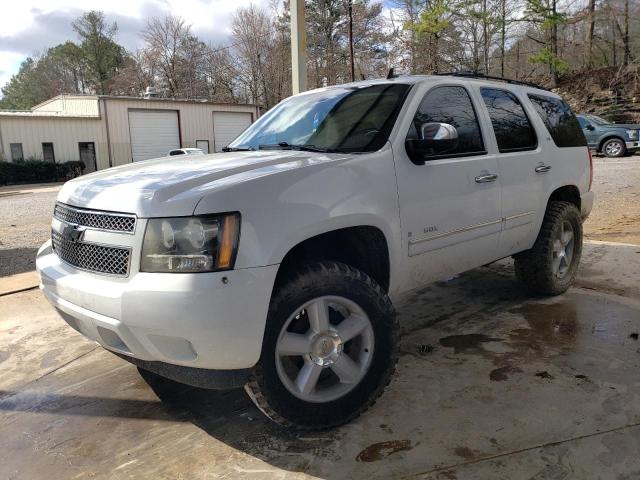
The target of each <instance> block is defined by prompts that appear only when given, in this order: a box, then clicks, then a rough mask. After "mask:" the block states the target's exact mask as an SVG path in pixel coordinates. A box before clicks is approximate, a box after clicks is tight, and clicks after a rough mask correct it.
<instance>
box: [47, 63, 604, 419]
mask: <svg viewBox="0 0 640 480" xmlns="http://www.w3.org/2000/svg"><path fill="white" fill-rule="evenodd" d="M227 150H228V152H226V153H217V154H213V155H208V156H204V157H203V156H197V157H195V156H194V157H191V156H185V158H184V159H183V160H181V161H180V162H175V161H173V160H171V159H166V158H164V159H157V160H149V161H145V162H138V163H136V164H131V165H125V166H120V167H116V168H112V169H109V170H106V171H100V172H96V173H93V174H91V175H86V176H84V177H80V178H78V179H75V180H72V181H70V182H67V183H66V184H65V185H64V187H63V188H62V189H61V191H60V193H59V195H58V199H57V200H58V201H57V204H56V207H55V212H54V218H53V221H52V240H51V241H49V242H47V243H46V244H45V245H43V246H42V248H41V249H40V250H39V252H38V258H37V268H38V271H39V272H40V276H41V282H42V283H41V287H42V289H43V291H44V293H45V295H46V296H47V298H48V299H49V300H50V302H51V303H52V304H53V305H54V306H55V307H56V309H57V310H58V311H59V312H60V314H61V315H62V317H63V318H64V319H65V320H66V321H67V322H68V323H69V325H71V326H72V327H73V328H75V329H76V330H78V331H80V332H81V333H83V334H84V335H86V336H87V337H89V338H91V339H93V340H95V341H97V342H98V343H100V344H101V345H103V346H104V347H105V348H107V349H109V350H111V351H113V352H114V353H116V354H118V355H120V356H121V357H122V358H124V359H126V360H128V361H130V362H132V363H134V364H135V365H137V366H138V367H139V368H141V369H143V370H146V371H150V372H154V373H155V374H159V375H162V376H165V377H168V378H171V379H174V380H177V381H180V382H184V383H188V384H191V385H196V386H200V387H207V388H233V387H242V386H244V387H245V389H246V391H247V392H248V394H249V396H250V397H251V399H252V400H253V401H254V402H255V404H256V405H257V406H258V408H259V409H260V410H262V411H263V412H264V413H265V414H266V415H267V416H269V417H270V418H271V419H273V420H274V421H276V422H278V423H280V424H281V425H284V426H287V427H292V428H295V429H322V428H328V427H333V426H336V425H340V424H343V423H345V422H348V421H349V420H351V419H353V418H355V417H356V416H358V415H359V414H360V413H361V412H363V411H364V410H366V409H367V408H368V407H369V406H370V405H371V404H373V402H374V401H375V400H376V398H377V397H378V396H379V395H380V394H381V393H382V391H383V389H384V388H385V387H386V385H387V384H388V383H389V381H390V380H391V377H392V374H393V372H394V370H395V365H396V361H397V359H398V348H399V327H398V321H397V318H396V314H395V311H394V307H393V303H392V300H391V299H393V298H395V297H396V296H397V295H398V294H400V293H402V292H405V291H407V290H410V289H413V288H416V287H419V286H422V285H424V284H426V283H429V282H433V281H435V280H439V279H442V278H446V277H449V276H451V275H454V274H457V273H460V272H463V271H465V270H469V269H472V268H476V267H479V266H481V265H485V264H487V263H490V262H493V261H495V260H498V259H501V258H504V257H509V256H514V258H515V271H516V275H517V277H518V278H519V279H520V280H521V281H522V282H523V283H524V285H525V286H526V287H527V288H528V289H529V290H530V291H531V292H534V293H536V294H543V295H557V294H560V293H563V292H564V291H566V290H567V289H568V288H569V286H570V285H571V284H572V282H573V280H574V278H575V275H576V271H577V269H578V264H579V261H580V255H581V251H582V220H583V219H584V218H585V217H586V216H587V215H588V214H589V212H590V210H591V207H592V204H593V193H592V192H591V191H590V188H591V180H592V169H591V158H590V155H589V151H588V149H587V146H586V141H585V138H584V135H583V134H582V131H581V129H580V126H579V124H578V121H577V120H576V118H575V116H574V115H573V114H572V113H571V110H570V109H569V107H568V106H567V104H566V103H565V102H564V101H563V100H562V99H561V98H560V97H559V96H558V95H556V94H554V93H551V92H549V91H546V90H542V89H539V88H534V87H531V86H527V85H523V84H515V83H506V82H500V81H488V80H486V79H476V78H470V77H467V76H460V75H457V76H456V75H452V76H412V77H399V78H390V79H383V80H375V81H363V82H357V83H352V84H346V85H340V86H335V87H329V88H323V89H319V90H313V91H310V92H305V93H303V94H300V95H296V96H294V97H291V98H288V99H286V100H284V101H283V102H281V103H280V104H278V105H277V106H275V107H274V108H272V109H271V110H270V111H269V112H267V113H266V114H265V115H264V116H262V117H261V118H260V119H259V120H258V121H257V122H256V123H254V124H253V125H251V126H250V127H249V128H248V129H247V130H246V131H245V132H244V133H242V134H241V135H240V136H239V137H238V138H237V139H236V140H235V141H234V142H233V143H232V144H231V145H230V146H229V147H228V148H227ZM432 387H433V386H428V385H425V388H432ZM435 387H436V388H437V386H435Z"/></svg>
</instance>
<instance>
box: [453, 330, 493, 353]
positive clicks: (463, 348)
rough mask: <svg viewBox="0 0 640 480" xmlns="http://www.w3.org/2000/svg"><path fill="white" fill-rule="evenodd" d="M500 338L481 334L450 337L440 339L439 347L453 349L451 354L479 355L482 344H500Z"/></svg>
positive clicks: (481, 350)
mask: <svg viewBox="0 0 640 480" xmlns="http://www.w3.org/2000/svg"><path fill="white" fill-rule="evenodd" d="M501 341H502V339H501V338H493V337H489V336H487V335H484V334H482V333H469V334H467V335H450V336H448V337H444V338H441V339H440V345H442V346H443V347H449V348H453V353H481V352H484V351H485V350H484V349H483V348H482V344H483V343H491V342H501Z"/></svg>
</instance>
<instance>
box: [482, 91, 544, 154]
mask: <svg viewBox="0 0 640 480" xmlns="http://www.w3.org/2000/svg"><path fill="white" fill-rule="evenodd" d="M480 92H481V93H482V99H483V100H484V103H485V105H486V106H487V110H488V111H489V117H490V118H491V124H492V125H493V131H494V132H495V134H496V140H497V141H498V150H499V151H500V152H518V151H522V150H533V149H535V148H536V147H537V146H538V139H537V138H536V133H535V131H534V130H533V127H532V126H531V123H529V118H528V117H527V114H526V113H525V111H524V109H523V108H522V105H520V102H519V101H518V99H517V98H516V96H515V95H513V94H512V93H511V92H507V91H506V90H499V89H495V88H483V89H481V90H480Z"/></svg>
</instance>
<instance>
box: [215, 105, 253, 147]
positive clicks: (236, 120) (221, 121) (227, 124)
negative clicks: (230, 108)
mask: <svg viewBox="0 0 640 480" xmlns="http://www.w3.org/2000/svg"><path fill="white" fill-rule="evenodd" d="M249 125H251V114H250V113H245V112H213V133H214V139H215V141H216V143H215V148H216V152H221V151H222V149H223V148H224V147H226V146H227V145H229V144H230V143H231V142H233V141H234V140H235V138H236V137H237V136H238V135H240V134H241V133H242V132H243V131H244V129H245V128H247V127H248V126H249Z"/></svg>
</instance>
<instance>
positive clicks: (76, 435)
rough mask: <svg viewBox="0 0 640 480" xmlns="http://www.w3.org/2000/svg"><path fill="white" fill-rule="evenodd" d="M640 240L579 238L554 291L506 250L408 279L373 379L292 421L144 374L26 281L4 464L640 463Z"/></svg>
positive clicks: (113, 469)
mask: <svg viewBox="0 0 640 480" xmlns="http://www.w3.org/2000/svg"><path fill="white" fill-rule="evenodd" d="M639 258H640V247H635V246H612V245H606V244H590V245H588V246H587V248H586V252H585V262H584V265H583V269H582V272H581V276H580V282H579V284H578V286H577V287H576V288H573V289H572V290H571V291H570V292H569V293H568V294H566V295H564V296H561V297H558V298H553V299H537V300H532V299H528V298H526V297H525V296H524V294H523V292H522V290H521V289H520V287H519V286H518V284H517V283H516V282H515V281H514V279H513V277H512V275H511V274H510V270H511V264H510V262H502V263H499V264H495V265H492V266H490V267H485V268H482V269H479V270H476V271H473V272H470V273H468V274H465V275H462V276H460V277H458V278H455V279H452V280H450V281H449V282H444V283H440V284H436V285H433V286H431V287H429V288H425V289H423V290H420V291H416V292H414V293H412V294H411V295H410V296H408V297H406V298H404V299H402V301H401V302H399V311H400V315H401V322H402V325H403V332H404V335H403V341H402V356H401V359H400V362H399V365H398V371H397V374H396V376H395V379H394V381H393V382H392V384H391V385H390V387H389V388H388V390H387V392H386V393H385V395H384V396H383V397H382V398H381V399H380V401H379V402H378V403H377V404H376V405H375V406H374V407H373V408H372V409H371V410H370V411H368V412H367V413H366V414H365V415H363V416H362V417H361V418H360V419H358V420H357V421H355V422H353V423H352V424H350V425H347V426H345V427H342V428H340V429H337V430H334V431H331V432H328V433H314V434H308V435H303V436H296V435H290V434H287V433H285V432H283V431H281V430H280V429H279V428H278V427H276V426H274V425H272V424H270V423H269V422H268V421H267V420H265V419H264V418H263V417H262V416H261V414H260V413H259V412H258V411H257V410H256V409H255V408H254V407H253V406H252V404H250V402H249V401H248V400H247V399H246V398H245V396H244V394H243V392H242V391H233V392H227V393H217V392H210V391H205V390H198V389H194V388H190V387H186V386H182V385H178V384H174V383H172V382H169V381H156V380H153V379H151V381H150V385H148V384H147V383H145V381H144V380H143V379H142V378H141V377H140V375H139V374H138V372H137V371H136V369H135V368H134V367H133V366H131V365H129V364H127V363H125V362H123V361H122V360H120V359H118V358H117V357H115V356H113V355H111V354H110V353H107V352H106V351H104V350H102V349H100V348H97V347H96V346H95V345H93V344H92V343H90V342H88V341H86V340H85V339H84V338H83V337H81V336H80V335H79V334H77V333H75V331H73V330H72V329H70V328H68V327H67V326H66V325H65V324H64V323H63V322H62V321H61V320H60V319H59V318H57V317H56V315H55V313H54V312H53V310H52V309H51V308H50V307H49V306H48V305H47V304H46V302H45V301H44V299H43V298H42V296H41V294H40V292H39V291H38V290H31V291H27V292H22V293H18V294H15V295H7V296H3V297H0V311H1V312H3V318H2V323H1V324H0V328H1V329H0V360H1V361H2V369H1V370H0V390H1V393H0V425H2V426H1V427H0V430H1V431H2V435H1V436H0V452H2V462H0V477H1V478H24V479H32V478H86V477H91V478H132V477H136V478H310V477H318V478H327V479H332V478H390V477H394V478H395V477H411V478H414V477H415V478H425V479H477V478H490V479H518V478H527V479H529V478H536V479H538V478H540V479H542V478H544V479H565V478H567V479H568V478H580V479H584V478H603V479H605V478H606V479H611V478H621V479H622V478H629V479H631V478H638V476H639V475H640V379H639V377H638V367H639V366H640V342H639V341H638V329H639V327H640V325H639V323H640V322H639V321H640V290H639V289H640V282H639V281H638V280H640V271H639V270H638V268H637V265H638V259H639Z"/></svg>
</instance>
